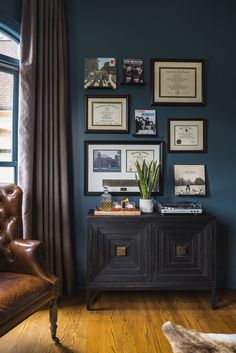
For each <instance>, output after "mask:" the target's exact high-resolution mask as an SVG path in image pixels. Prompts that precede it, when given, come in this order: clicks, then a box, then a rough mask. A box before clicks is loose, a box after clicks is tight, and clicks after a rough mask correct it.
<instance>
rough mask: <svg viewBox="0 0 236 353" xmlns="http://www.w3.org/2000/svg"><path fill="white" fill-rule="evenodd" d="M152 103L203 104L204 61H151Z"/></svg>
mask: <svg viewBox="0 0 236 353" xmlns="http://www.w3.org/2000/svg"><path fill="white" fill-rule="evenodd" d="M151 70H152V71H151V81H152V102H151V103H152V105H178V104H179V105H203V104H204V61H203V60H179V59H176V60H170V59H167V60H161V59H152V61H151Z"/></svg>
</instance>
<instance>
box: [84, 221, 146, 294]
mask: <svg viewBox="0 0 236 353" xmlns="http://www.w3.org/2000/svg"><path fill="white" fill-rule="evenodd" d="M89 229H90V231H89V234H88V237H89V238H90V239H89V243H88V270H89V271H88V281H89V282H90V283H91V282H103V283H106V284H109V287H112V286H113V285H114V284H115V283H118V282H119V283H120V282H123V283H127V285H130V284H131V285H132V283H133V284H134V282H136V283H140V282H145V281H147V280H149V279H150V267H151V261H150V243H151V225H150V224H148V223H147V222H142V221H139V220H127V221H124V222H121V221H113V222H109V221H107V222H99V221H96V222H93V223H92V224H90V226H89Z"/></svg>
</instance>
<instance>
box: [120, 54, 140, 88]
mask: <svg viewBox="0 0 236 353" xmlns="http://www.w3.org/2000/svg"><path fill="white" fill-rule="evenodd" d="M144 84H145V83H144V61H143V60H142V59H123V82H122V85H134V86H139V85H144Z"/></svg>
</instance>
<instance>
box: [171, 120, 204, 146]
mask: <svg viewBox="0 0 236 353" xmlns="http://www.w3.org/2000/svg"><path fill="white" fill-rule="evenodd" d="M168 139H169V141H168V149H169V152H206V149H207V146H206V121H205V120H203V119H169V120H168Z"/></svg>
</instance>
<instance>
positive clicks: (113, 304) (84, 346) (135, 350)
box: [0, 291, 236, 353]
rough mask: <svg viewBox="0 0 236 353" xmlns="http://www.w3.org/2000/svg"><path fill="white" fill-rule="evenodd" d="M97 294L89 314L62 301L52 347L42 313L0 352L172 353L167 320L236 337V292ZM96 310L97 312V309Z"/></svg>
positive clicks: (78, 301)
mask: <svg viewBox="0 0 236 353" xmlns="http://www.w3.org/2000/svg"><path fill="white" fill-rule="evenodd" d="M218 303H219V308H218V309H217V310H215V311H213V310H211V308H210V294H209V292H177V293H176V292H161V293H160V292H159V293H158V292H152V293H150V292H132V293H127V292H116V293H115V292H113V293H111V292H110V293H101V294H100V295H99V297H98V299H97V301H96V302H95V303H94V305H93V310H92V311H87V310H86V307H85V304H84V299H83V296H82V295H75V296H73V297H70V298H65V299H63V300H61V302H60V308H59V315H58V337H59V338H60V340H61V344H60V345H56V344H54V343H53V342H52V340H51V337H50V330H49V320H48V311H47V310H42V311H39V312H37V313H35V314H34V315H32V316H31V317H30V318H28V319H27V320H25V321H24V322H23V323H21V324H20V325H18V326H17V327H16V328H15V329H13V330H12V331H11V332H9V333H8V334H6V335H5V336H3V337H1V338H0V353H60V352H61V353H72V352H73V353H171V352H172V351H171V348H170V345H169V343H168V342H167V340H166V339H165V337H164V336H163V334H162V330H161V326H162V324H163V323H164V322H166V321H168V320H170V321H172V322H174V323H176V324H181V325H183V326H185V327H187V328H194V329H197V330H201V331H204V332H215V333H236V291H225V292H218ZM95 308H96V309H97V310H95Z"/></svg>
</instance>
